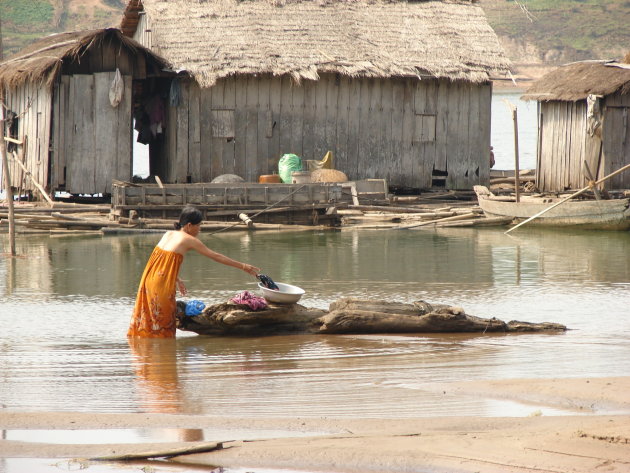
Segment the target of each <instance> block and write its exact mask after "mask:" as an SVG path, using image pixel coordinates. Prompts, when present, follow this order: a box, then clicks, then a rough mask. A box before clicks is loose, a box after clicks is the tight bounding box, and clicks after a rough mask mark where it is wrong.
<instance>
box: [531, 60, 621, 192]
mask: <svg viewBox="0 0 630 473" xmlns="http://www.w3.org/2000/svg"><path fill="white" fill-rule="evenodd" d="M627 59H630V57H629V58H627ZM627 62H630V61H626V63H618V62H610V61H609V62H606V61H585V62H578V63H572V64H568V65H565V66H561V67H558V68H557V69H555V70H553V71H552V72H550V73H549V74H547V75H545V76H544V77H542V78H541V79H540V80H538V81H536V83H534V84H533V85H532V86H531V87H530V88H529V89H528V90H527V91H526V93H525V95H524V96H523V99H524V100H536V101H538V127H539V133H538V137H539V138H538V157H537V166H536V180H537V185H538V188H539V189H540V190H543V191H562V190H565V189H578V188H581V187H584V186H585V185H586V184H587V183H588V181H589V178H588V175H587V172H586V171H585V166H584V163H585V162H586V164H587V167H588V169H589V170H590V172H591V174H592V175H593V177H594V178H595V179H600V178H602V177H604V176H606V175H608V174H610V173H611V172H613V171H616V170H617V169H619V168H621V167H623V166H625V165H626V164H629V163H630V120H629V118H628V115H629V111H630V64H628V63H627ZM602 187H603V188H604V189H609V190H610V189H630V172H625V173H621V174H619V175H617V176H615V177H613V178H611V179H610V180H608V181H605V182H604V183H603V184H602Z"/></svg>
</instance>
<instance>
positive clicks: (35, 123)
mask: <svg viewBox="0 0 630 473" xmlns="http://www.w3.org/2000/svg"><path fill="white" fill-rule="evenodd" d="M165 67H166V62H165V61H163V60H162V59H160V58H159V57H158V56H156V55H155V54H154V53H152V52H151V51H149V50H148V49H146V48H144V47H142V46H141V45H140V44H138V43H137V42H135V41H133V40H132V39H131V38H128V37H126V36H124V35H122V34H121V32H120V30H118V29H113V28H112V29H101V30H93V31H81V32H72V33H62V34H58V35H53V36H48V37H46V38H43V39H41V40H39V41H37V42H35V43H33V44H31V45H30V46H29V47H28V48H26V49H24V50H22V51H20V52H19V53H18V54H17V55H15V56H14V57H11V58H8V59H7V60H5V61H3V62H1V63H0V91H1V93H2V98H3V101H4V103H5V105H6V109H5V118H6V119H5V129H4V136H5V137H8V138H9V141H8V152H9V153H10V155H11V156H13V158H14V159H13V160H12V162H11V163H12V164H11V166H10V170H9V171H10V175H11V182H12V186H13V187H15V188H20V189H22V190H23V191H25V192H29V191H36V186H34V182H37V183H39V185H41V186H42V187H44V188H45V189H46V190H47V191H48V192H50V193H53V192H55V191H66V192H69V193H71V194H97V193H103V194H107V193H109V192H111V183H112V179H120V180H130V179H131V173H132V156H133V152H132V145H133V142H132V130H133V128H132V126H133V112H134V106H137V105H138V101H140V100H142V99H143V98H144V99H146V97H147V96H149V97H150V95H151V94H153V95H156V96H160V94H162V93H163V91H164V90H165V91H166V92H167V91H168V86H169V85H170V79H169V78H168V76H169V73H167V72H164V68H165ZM163 81H166V82H163ZM17 161H19V162H21V163H22V165H23V166H20V165H19V164H18V162H17ZM29 173H30V176H31V177H32V179H31V177H29V178H27V177H26V176H27V175H28V174H29Z"/></svg>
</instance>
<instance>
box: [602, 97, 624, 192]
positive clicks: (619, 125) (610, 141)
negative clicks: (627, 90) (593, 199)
mask: <svg viewBox="0 0 630 473" xmlns="http://www.w3.org/2000/svg"><path fill="white" fill-rule="evenodd" d="M604 103H605V106H604V107H603V109H604V120H603V125H602V131H603V135H602V141H603V153H602V154H603V157H602V161H603V163H604V166H603V167H604V169H603V175H607V174H610V173H612V172H614V171H616V170H617V169H619V168H622V167H623V166H625V165H627V164H630V96H629V95H621V94H619V93H616V94H613V95H609V96H607V97H606V98H605V102H604ZM607 188H609V189H630V171H625V172H624V173H621V174H618V175H617V176H615V177H613V178H611V179H610V181H609V183H608V186H607Z"/></svg>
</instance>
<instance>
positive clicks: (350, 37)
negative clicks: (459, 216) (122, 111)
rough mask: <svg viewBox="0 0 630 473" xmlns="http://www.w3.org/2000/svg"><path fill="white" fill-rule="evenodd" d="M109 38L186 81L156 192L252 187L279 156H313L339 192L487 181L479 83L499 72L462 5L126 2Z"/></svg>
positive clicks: (471, 7) (500, 65) (469, 3)
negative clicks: (231, 180)
mask: <svg viewBox="0 0 630 473" xmlns="http://www.w3.org/2000/svg"><path fill="white" fill-rule="evenodd" d="M121 29H122V31H123V32H124V34H126V35H128V36H130V37H133V38H134V39H136V40H137V41H138V42H139V43H141V44H142V45H143V46H145V47H147V48H149V49H151V50H152V51H154V52H155V53H157V54H159V55H160V56H162V57H164V58H165V59H166V60H168V61H169V63H171V64H172V66H173V67H174V68H175V69H177V70H182V71H185V72H186V73H187V76H188V78H185V77H181V76H180V78H179V79H178V80H176V81H175V83H174V84H173V88H172V90H171V91H172V92H174V95H173V94H172V95H171V96H170V103H169V107H168V109H167V111H166V113H167V120H166V121H167V129H166V133H165V138H164V139H165V146H164V147H163V149H162V152H163V153H164V154H163V156H161V157H160V158H156V159H155V160H154V161H153V162H152V165H154V166H153V167H152V169H151V173H152V174H159V175H160V176H161V177H162V178H163V180H166V181H168V182H207V181H209V180H211V179H213V178H214V177H216V176H218V175H221V174H226V173H230V174H238V175H240V176H241V177H243V178H244V179H246V180H247V181H250V182H257V180H258V178H259V176H260V175H261V174H270V173H273V172H274V171H276V172H277V170H278V167H277V166H278V160H279V158H280V157H281V156H282V155H283V154H285V153H295V154H297V155H299V156H300V157H302V159H308V160H317V159H321V158H322V157H323V156H324V155H325V153H326V152H327V151H332V152H333V156H334V167H335V168H337V169H339V170H341V171H343V172H345V173H346V174H347V175H348V177H349V178H350V179H351V180H358V179H365V178H385V179H387V181H388V182H389V183H390V184H391V185H394V186H403V187H413V188H425V189H426V188H430V187H432V186H433V185H434V184H436V183H439V184H440V185H441V186H443V187H446V188H448V189H470V188H472V186H473V185H474V184H479V183H485V182H487V181H488V180H489V148H490V107H491V93H492V85H491V81H490V79H491V77H492V76H493V75H498V74H504V73H505V72H507V68H508V61H507V59H506V57H505V55H504V53H503V51H502V49H501V47H500V46H499V43H498V41H497V38H496V35H495V33H494V31H493V30H492V28H491V27H490V26H489V24H488V23H487V21H486V18H485V15H484V13H483V10H482V9H481V8H480V7H479V6H478V5H477V4H476V2H475V1H473V0H443V1H441V0H433V1H408V0H392V1H385V0H377V1H372V0H355V1H342V0H324V1H312V0H281V1H276V0H246V1H236V0H208V1H203V2H200V1H198V0H168V1H167V0H130V1H129V2H128V5H127V8H126V11H125V14H124V19H123V21H122V24H121Z"/></svg>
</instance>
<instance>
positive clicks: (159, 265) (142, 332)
mask: <svg viewBox="0 0 630 473" xmlns="http://www.w3.org/2000/svg"><path fill="white" fill-rule="evenodd" d="M183 260H184V257H183V255H181V254H179V253H175V252H174V251H166V250H163V249H162V248H160V247H159V246H156V247H155V248H154V249H153V253H151V257H150V258H149V261H148V262H147V265H146V267H145V268H144V273H142V279H140V287H139V288H138V295H137V296H136V306H135V307H134V309H133V314H132V315H131V324H130V325H129V331H128V332H127V336H128V337H144V338H172V337H174V336H175V329H176V327H175V323H176V320H175V306H176V301H175V284H176V281H177V275H178V274H179V268H180V266H181V265H182V261H183Z"/></svg>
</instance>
